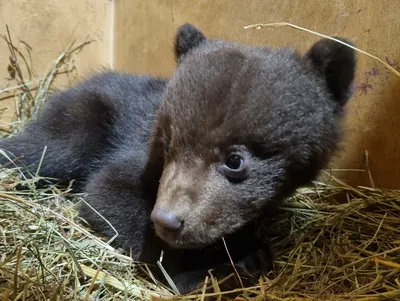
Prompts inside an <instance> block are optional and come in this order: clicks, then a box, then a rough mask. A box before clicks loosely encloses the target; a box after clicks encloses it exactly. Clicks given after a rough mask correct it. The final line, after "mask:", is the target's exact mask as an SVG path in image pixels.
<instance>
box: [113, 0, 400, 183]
mask: <svg viewBox="0 0 400 301" xmlns="http://www.w3.org/2000/svg"><path fill="white" fill-rule="evenodd" d="M115 12H116V16H115V20H116V23H115V26H116V27H115V68H116V69H118V70H123V71H128V72H135V73H151V74H154V75H163V76H165V75H170V74H171V72H172V71H173V69H174V65H175V64H174V61H173V55H172V39H173V35H174V33H175V29H176V28H177V27H178V26H179V25H181V24H182V23H184V22H191V23H193V24H195V25H197V26H198V27H200V28H201V29H202V30H203V31H204V33H205V34H206V35H208V36H209V37H219V38H225V39H229V40H233V41H238V42H242V43H247V44H251V45H270V46H273V47H278V46H284V45H290V46H294V47H296V48H298V49H299V50H300V51H302V52H304V51H306V50H307V49H308V48H309V47H310V46H311V44H312V43H313V42H315V41H316V40H317V39H318V37H316V36H314V35H310V34H308V33H305V32H301V31H297V30H294V29H291V28H274V29H263V30H244V29H243V27H244V26H246V25H248V24H252V23H259V22H264V23H269V22H283V21H285V22H290V23H294V24H297V25H299V26H302V27H306V28H309V29H311V30H315V31H319V32H322V33H325V34H328V35H340V36H344V37H347V38H349V39H351V40H352V41H353V42H354V43H355V44H356V46H357V47H359V48H361V49H364V50H366V51H368V52H371V53H373V54H375V55H377V56H379V57H381V58H383V59H384V60H387V61H388V62H390V63H391V64H392V65H393V66H394V67H395V68H397V69H398V70H400V65H399V64H400V42H399V37H400V18H399V16H400V1H399V0H379V1H374V0H330V1H323V0H308V1H300V0H279V1H277V0H251V1H250V0H218V1H214V0H197V1H185V0H151V1H141V0H117V1H116V10H115ZM347 111H348V118H347V119H346V121H345V129H346V139H345V143H344V144H343V151H342V152H341V153H340V154H339V155H338V158H337V159H336V160H335V162H334V164H333V167H335V168H340V169H342V168H343V169H363V170H365V169H366V160H365V151H366V150H367V151H368V157H369V160H368V162H369V170H370V172H371V176H372V178H373V180H374V183H375V185H376V186H380V187H390V188H394V187H395V188H400V155H399V154H400V78H399V77H396V76H395V75H393V73H391V72H390V71H388V70H387V69H385V68H384V67H383V65H382V64H380V63H377V62H376V61H374V60H373V59H371V58H368V57H366V56H364V55H358V72H357V90H356V93H355V96H354V98H353V99H352V100H351V103H349V105H348V107H347ZM335 175H336V176H340V177H341V178H342V179H344V180H347V181H349V183H351V184H361V185H371V183H370V180H369V176H368V173H367V172H359V171H346V172H336V173H335Z"/></svg>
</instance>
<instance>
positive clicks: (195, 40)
mask: <svg viewBox="0 0 400 301" xmlns="http://www.w3.org/2000/svg"><path fill="white" fill-rule="evenodd" d="M205 40H206V37H205V35H204V34H203V33H202V32H201V31H200V30H199V29H198V28H197V27H196V26H194V25H192V24H189V23H186V24H184V25H182V26H180V27H179V28H178V30H177V32H176V35H175V41H174V51H175V58H176V60H177V61H178V62H179V61H180V59H181V58H182V57H183V56H184V55H186V54H187V53H188V52H189V51H190V50H191V49H193V48H195V47H197V46H199V45H200V44H201V43H202V42H203V41H205Z"/></svg>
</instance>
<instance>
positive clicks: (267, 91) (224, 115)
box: [0, 24, 356, 293]
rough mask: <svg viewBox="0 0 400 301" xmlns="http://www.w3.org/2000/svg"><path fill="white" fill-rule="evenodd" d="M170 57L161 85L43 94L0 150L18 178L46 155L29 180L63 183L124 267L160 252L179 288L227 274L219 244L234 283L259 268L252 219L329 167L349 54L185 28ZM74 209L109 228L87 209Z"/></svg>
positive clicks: (110, 82)
mask: <svg viewBox="0 0 400 301" xmlns="http://www.w3.org/2000/svg"><path fill="white" fill-rule="evenodd" d="M175 54H176V59H177V68H176V71H175V73H174V75H173V76H172V78H171V79H160V78H154V77H149V76H131V75H125V74H118V73H113V72H106V73H103V74H98V75H95V76H93V77H92V78H90V79H88V80H86V81H84V82H83V83H81V84H79V85H76V86H75V87H73V88H70V89H67V90H65V91H61V92H57V93H55V94H53V95H52V96H51V98H50V100H49V102H48V104H47V106H46V108H45V109H44V110H43V112H42V113H41V115H40V117H39V118H38V119H37V120H33V121H32V122H31V123H30V124H29V125H28V126H27V127H26V128H25V129H24V130H23V131H22V132H21V133H20V134H18V135H16V136H15V137H10V138H7V139H4V140H2V141H1V142H0V147H1V148H2V149H4V150H6V151H8V152H10V153H12V154H13V155H14V156H16V157H19V159H18V160H17V159H16V160H15V164H17V165H18V166H19V167H21V168H22V167H24V169H22V170H23V171H24V172H26V173H28V172H29V171H36V168H37V167H38V163H39V161H40V159H41V156H42V153H43V150H44V148H45V147H47V149H46V152H45V155H44V160H43V162H42V164H41V169H40V175H41V176H43V177H51V178H57V179H60V181H69V180H75V190H76V191H84V192H85V193H87V198H86V201H87V202H88V203H89V204H90V205H91V206H92V207H93V208H94V209H95V210H96V211H97V212H98V213H100V214H101V215H102V217H104V218H105V219H106V220H107V221H108V222H109V223H111V224H112V226H113V227H114V228H115V229H116V230H117V231H118V234H119V236H118V237H117V239H116V243H117V244H118V245H119V246H122V247H123V248H125V249H127V250H131V252H132V255H133V257H134V259H135V260H138V261H142V262H146V263H149V264H155V263H156V261H157V260H158V258H159V256H160V253H161V250H164V259H163V266H164V268H165V269H166V271H167V272H168V274H169V275H170V276H171V278H172V279H173V281H174V282H175V284H176V285H177V287H178V289H179V290H180V292H181V293H185V292H188V291H189V290H191V289H194V288H196V287H198V286H201V285H202V284H201V282H202V281H203V280H204V278H205V277H206V276H207V275H208V271H209V270H210V269H213V274H214V275H216V276H218V277H219V278H221V277H224V276H226V275H228V274H231V273H232V272H233V268H232V265H231V263H230V260H229V257H228V255H227V252H226V249H225V246H224V244H223V242H222V238H224V239H225V242H226V244H227V248H228V250H229V253H230V255H231V257H232V259H233V261H234V263H235V264H236V268H237V269H238V272H239V273H240V274H241V276H243V279H245V278H246V277H248V276H249V275H253V276H255V277H256V276H257V275H259V273H260V272H265V271H268V270H269V269H271V267H272V258H273V257H272V255H271V252H270V249H269V245H268V242H267V241H266V240H264V239H263V238H259V237H256V235H255V231H256V229H257V222H258V221H259V220H260V219H262V218H266V216H268V215H271V214H273V212H274V210H275V209H276V208H277V206H279V204H281V203H282V201H283V200H284V199H285V198H287V197H288V196H290V195H291V194H293V193H294V192H295V190H296V189H297V188H299V187H300V186H302V185H307V184H309V183H311V181H313V180H314V179H315V178H316V177H317V175H318V173H319V171H320V170H321V169H322V168H324V167H326V165H327V164H328V162H329V160H330V158H331V156H332V153H333V152H334V151H335V149H336V148H337V145H338V142H339V140H340V137H341V130H340V121H341V118H342V115H343V108H344V105H345V104H346V102H347V100H348V99H349V98H350V96H351V92H352V82H353V78H354V73H355V65H356V60H355V53H354V51H353V50H352V49H351V48H349V47H346V46H344V45H342V44H340V43H337V42H335V41H331V40H328V39H323V40H320V41H319V42H317V43H315V44H314V45H313V46H312V47H311V48H310V50H309V51H308V52H307V53H306V54H305V55H300V54H299V53H297V52H296V51H294V50H292V49H286V48H284V49H270V48H266V47H249V46H245V45H241V44H237V43H232V42H228V41H223V40H211V39H207V38H206V37H205V36H204V34H203V33H202V32H201V31H200V30H199V29H197V28H196V27H195V26H193V25H190V24H185V25H183V26H181V27H180V28H179V29H178V31H177V34H176V37H175ZM12 158H14V157H12ZM6 162H8V161H7V160H6V159H5V158H2V162H1V163H2V164H5V163H6ZM8 163H9V162H8ZM80 212H81V216H82V217H83V218H84V219H86V220H87V221H88V222H89V223H90V224H91V226H92V227H93V229H94V230H96V231H98V232H100V233H102V234H105V235H108V236H113V235H114V234H115V233H114V231H113V230H112V229H111V228H110V226H109V225H108V223H107V222H105V221H104V219H103V218H102V217H100V216H99V215H98V214H97V213H95V212H94V211H93V210H92V209H91V208H89V207H88V206H82V208H81V211H80ZM154 270H155V271H159V270H158V267H157V266H155V268H154ZM250 278H251V277H250ZM162 279H163V277H162V276H160V280H162Z"/></svg>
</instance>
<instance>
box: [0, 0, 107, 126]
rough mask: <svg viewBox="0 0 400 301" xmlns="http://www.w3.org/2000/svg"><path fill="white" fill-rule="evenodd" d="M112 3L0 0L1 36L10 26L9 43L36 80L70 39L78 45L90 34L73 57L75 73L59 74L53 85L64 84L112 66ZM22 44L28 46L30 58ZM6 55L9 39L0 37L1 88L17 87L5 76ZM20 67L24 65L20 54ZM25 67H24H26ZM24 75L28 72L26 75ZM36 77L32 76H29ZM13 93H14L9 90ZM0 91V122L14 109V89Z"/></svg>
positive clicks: (94, 0) (9, 116)
mask: <svg viewBox="0 0 400 301" xmlns="http://www.w3.org/2000/svg"><path fill="white" fill-rule="evenodd" d="M111 5H112V1H110V0H68V1H54V0H53V1H43V0H0V35H2V36H4V35H6V34H7V31H6V25H8V27H9V30H10V34H11V37H12V40H13V44H14V45H15V46H16V47H17V48H18V49H19V50H20V51H22V52H23V54H24V56H26V58H27V60H28V61H29V63H30V61H31V62H32V66H33V68H34V71H35V72H36V73H37V75H38V77H39V78H42V77H43V76H44V74H45V72H46V71H47V70H48V69H49V68H50V66H51V65H52V64H53V62H54V61H55V60H56V58H57V57H58V56H59V55H60V53H61V52H62V51H64V50H65V49H66V47H67V46H68V45H69V43H70V42H71V41H72V40H74V39H75V40H76V44H79V43H81V42H83V41H85V40H86V38H87V37H88V38H89V39H91V40H94V42H93V43H91V44H90V45H88V46H86V47H84V48H83V49H82V51H81V52H80V53H79V55H77V56H74V62H73V64H71V67H72V65H73V66H75V68H76V69H75V71H74V72H72V73H71V74H70V77H69V78H67V76H66V75H61V76H58V77H57V80H56V82H55V83H54V84H55V86H56V87H64V86H66V85H67V84H69V82H70V80H77V79H79V78H82V77H85V76H87V75H88V74H91V73H93V72H94V71H96V70H98V69H99V68H100V67H102V66H105V67H110V63H111V58H112V52H111V50H112V40H111V35H112V30H113V23H112V14H111V13H112V9H111V8H112V6H111ZM24 42H25V43H27V44H28V45H29V46H30V47H31V59H30V60H29V55H28V53H27V51H26V47H25V45H24ZM9 55H10V52H9V50H8V46H7V43H6V42H5V41H4V40H3V39H2V38H1V37H0V90H2V89H4V88H7V87H12V86H15V84H16V83H15V81H13V80H9V78H10V74H9V72H8V69H7V67H8V65H9V62H10V61H9ZM19 59H20V60H21V61H20V62H19V63H20V65H21V67H22V68H25V64H24V62H23V61H22V59H21V58H19ZM24 70H26V69H24ZM25 74H26V73H25ZM32 80H35V77H34V76H33V77H32ZM11 92H12V91H11ZM11 92H10V93H1V94H0V109H4V108H6V110H5V111H4V112H3V114H2V116H1V121H2V123H1V124H0V126H2V125H4V123H7V122H9V121H11V118H12V117H13V116H14V112H15V108H14V107H15V106H14V103H15V100H14V98H13V95H12V94H13V93H11Z"/></svg>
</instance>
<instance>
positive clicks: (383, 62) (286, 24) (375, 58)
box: [244, 22, 400, 76]
mask: <svg viewBox="0 0 400 301" xmlns="http://www.w3.org/2000/svg"><path fill="white" fill-rule="evenodd" d="M282 26H288V27H292V28H295V29H298V30H301V31H305V32H308V33H311V34H313V35H317V36H320V37H322V38H326V39H329V40H332V41H335V42H338V43H340V44H343V45H345V46H347V47H349V48H351V49H353V50H355V51H358V52H360V53H362V54H364V55H366V56H369V57H371V58H373V59H374V60H377V61H378V62H380V63H381V64H383V65H384V66H385V67H386V68H387V69H389V70H390V71H392V72H393V73H394V74H395V75H397V76H400V72H399V71H397V70H396V69H394V68H393V67H392V66H390V65H389V64H388V63H386V62H385V61H383V60H382V59H380V58H379V57H377V56H375V55H372V54H370V53H368V52H366V51H364V50H361V49H360V48H357V47H354V46H352V45H350V44H348V43H346V42H343V41H340V40H338V39H335V38H333V37H331V36H328V35H325V34H323V33H319V32H316V31H313V30H310V29H307V28H304V27H301V26H298V25H295V24H292V23H288V22H277V23H257V24H251V25H247V26H245V27H244V29H261V28H263V27H282Z"/></svg>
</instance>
